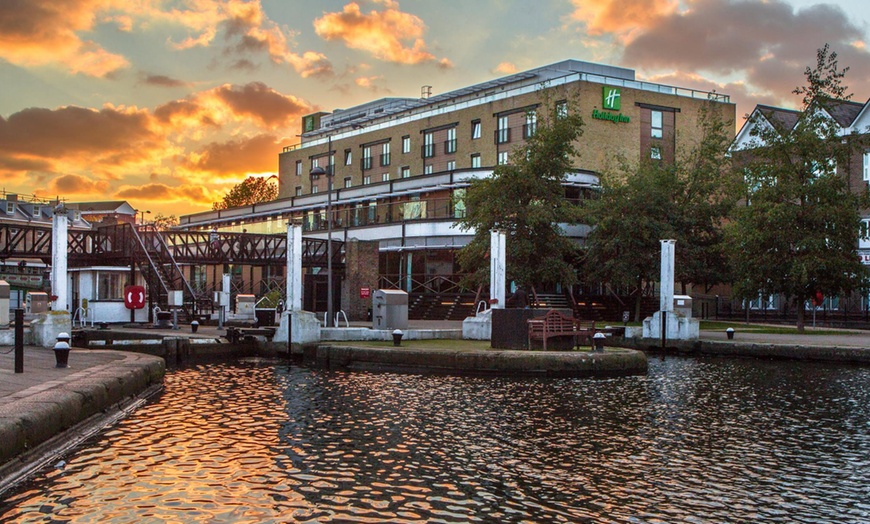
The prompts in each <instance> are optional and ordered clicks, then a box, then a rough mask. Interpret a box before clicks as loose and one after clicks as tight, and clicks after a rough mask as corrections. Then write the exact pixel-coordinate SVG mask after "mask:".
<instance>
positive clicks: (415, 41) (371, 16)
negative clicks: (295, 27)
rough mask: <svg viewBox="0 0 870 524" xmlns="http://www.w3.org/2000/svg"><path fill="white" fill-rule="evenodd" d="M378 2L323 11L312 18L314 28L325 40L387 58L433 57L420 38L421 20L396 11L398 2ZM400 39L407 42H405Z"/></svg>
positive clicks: (411, 60) (424, 59) (415, 59)
mask: <svg viewBox="0 0 870 524" xmlns="http://www.w3.org/2000/svg"><path fill="white" fill-rule="evenodd" d="M382 3H383V4H384V7H385V9H384V10H383V11H376V10H372V11H370V12H369V13H368V14H363V13H362V11H361V10H360V7H359V4H357V3H356V2H351V3H349V4H347V5H345V6H344V9H343V10H342V11H341V12H340V13H325V14H324V15H323V16H322V17H320V18H318V19H316V20H315V21H314V30H315V31H316V32H317V34H318V35H319V36H321V37H322V38H324V39H326V40H341V41H343V42H344V44H345V45H346V46H347V47H350V48H351V49H359V50H362V51H366V52H368V53H371V54H372V56H374V57H375V58H378V59H380V60H384V61H387V62H395V63H399V64H419V63H422V62H431V61H435V56H434V55H433V54H432V53H430V52H429V51H427V50H426V43H425V42H424V41H423V38H422V37H423V33H424V32H425V29H426V26H425V24H423V21H422V20H421V19H420V18H418V17H416V16H414V15H412V14H408V13H404V12H402V11H399V4H398V2H394V1H385V2H382ZM404 42H411V43H410V45H406V44H405V43H404ZM448 63H449V61H448ZM442 65H443V64H442Z"/></svg>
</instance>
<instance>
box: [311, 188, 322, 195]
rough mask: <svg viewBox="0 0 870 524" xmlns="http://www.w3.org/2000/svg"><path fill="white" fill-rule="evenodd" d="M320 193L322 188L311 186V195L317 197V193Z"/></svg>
mask: <svg viewBox="0 0 870 524" xmlns="http://www.w3.org/2000/svg"><path fill="white" fill-rule="evenodd" d="M318 191H320V188H319V187H317V186H311V194H312V195H316V194H317V192H318Z"/></svg>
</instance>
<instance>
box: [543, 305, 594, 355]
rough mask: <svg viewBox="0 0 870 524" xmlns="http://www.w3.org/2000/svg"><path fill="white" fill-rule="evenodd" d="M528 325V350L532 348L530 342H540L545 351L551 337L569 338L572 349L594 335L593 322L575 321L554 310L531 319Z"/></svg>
mask: <svg viewBox="0 0 870 524" xmlns="http://www.w3.org/2000/svg"><path fill="white" fill-rule="evenodd" d="M528 323H529V349H531V348H532V340H540V341H542V342H543V345H544V351H546V350H547V339H549V338H551V337H564V336H570V337H572V341H573V345H572V347H574V346H577V345H579V344H580V342H581V341H583V342H585V341H587V339H589V338H590V337H591V336H592V335H594V334H595V321H586V320H577V319H575V318H572V317H569V316H566V315H563V314H562V313H559V312H558V311H555V310H550V311H548V312H547V314H546V315H544V316H543V317H537V318H533V319H531V320H529V321H528Z"/></svg>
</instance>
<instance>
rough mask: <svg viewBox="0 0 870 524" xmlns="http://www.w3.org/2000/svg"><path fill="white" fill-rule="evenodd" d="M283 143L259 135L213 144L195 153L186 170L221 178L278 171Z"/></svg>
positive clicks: (186, 163)
mask: <svg viewBox="0 0 870 524" xmlns="http://www.w3.org/2000/svg"><path fill="white" fill-rule="evenodd" d="M283 145H284V143H283V141H282V139H281V138H279V137H277V136H274V135H267V134H263V135H258V136H255V137H252V138H247V139H241V140H230V141H227V142H220V143H219V142H212V143H211V144H209V145H208V146H206V147H205V149H204V150H202V151H201V152H197V153H193V154H191V155H190V158H188V160H187V161H185V162H184V167H185V168H187V169H189V170H191V171H199V172H203V171H205V172H209V173H215V174H219V175H243V174H247V173H262V172H275V171H277V170H278V153H280V152H281V148H282V147H283Z"/></svg>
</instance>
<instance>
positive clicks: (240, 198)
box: [212, 176, 278, 209]
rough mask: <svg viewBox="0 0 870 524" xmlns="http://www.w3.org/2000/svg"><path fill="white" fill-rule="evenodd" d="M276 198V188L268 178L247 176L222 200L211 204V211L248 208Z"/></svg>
mask: <svg viewBox="0 0 870 524" xmlns="http://www.w3.org/2000/svg"><path fill="white" fill-rule="evenodd" d="M276 198H278V186H276V185H275V184H272V183H271V182H270V181H269V178H263V177H253V176H249V177H248V178H246V179H244V180H243V181H242V182H240V183H238V184H236V185H235V186H233V188H232V189H230V190H229V192H228V193H227V194H226V195H224V198H223V200H221V201H220V202H215V203H213V204H212V209H227V208H230V207H238V206H249V205H251V204H256V203H258V202H268V201H270V200H275V199H276Z"/></svg>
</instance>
